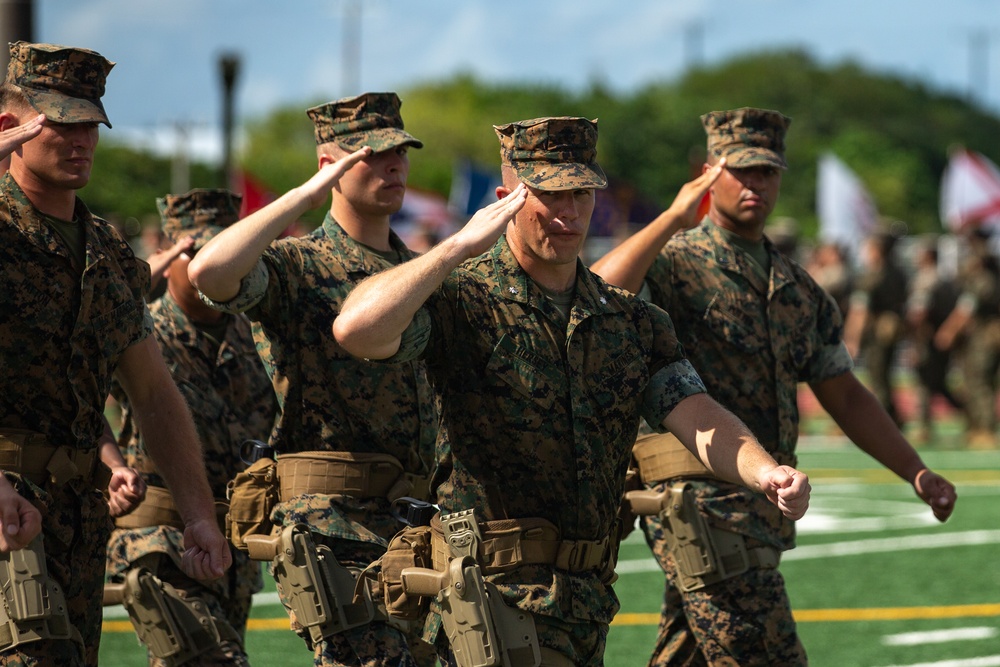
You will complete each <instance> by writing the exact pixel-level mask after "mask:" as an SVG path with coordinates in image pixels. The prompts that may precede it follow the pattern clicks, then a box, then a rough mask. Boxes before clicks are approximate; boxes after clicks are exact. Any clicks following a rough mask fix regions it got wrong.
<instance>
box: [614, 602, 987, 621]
mask: <svg viewBox="0 0 1000 667" xmlns="http://www.w3.org/2000/svg"><path fill="white" fill-rule="evenodd" d="M792 615H793V616H794V617H795V620H796V622H798V623H815V622H820V623H829V622H832V621H905V620H912V619H916V618H967V617H975V616H980V617H982V616H1000V604H965V605H952V606H947V607H882V608H873V609H799V610H798V611H794V612H792ZM659 622H660V615H659V614H618V615H617V616H616V617H615V620H614V621H613V622H612V623H611V624H612V625H658V624H659Z"/></svg>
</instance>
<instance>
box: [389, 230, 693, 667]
mask: <svg viewBox="0 0 1000 667" xmlns="http://www.w3.org/2000/svg"><path fill="white" fill-rule="evenodd" d="M575 290H576V291H575V298H574V302H573V309H572V313H571V316H570V321H569V325H568V326H567V327H565V328H564V327H563V320H562V319H561V317H560V315H559V313H558V312H557V311H556V308H555V307H554V306H553V305H552V304H551V303H550V302H549V301H548V300H547V299H546V298H544V296H543V294H542V292H541V291H540V289H539V288H538V287H537V286H536V285H535V284H534V282H532V280H531V279H530V278H529V277H528V275H527V274H526V273H525V272H524V270H523V269H521V267H520V266H519V265H518V263H517V261H516V259H515V258H514V256H513V254H512V253H511V251H510V248H509V247H508V245H507V241H506V237H502V238H501V239H500V240H499V241H498V242H497V243H496V245H495V246H494V247H493V248H492V250H490V251H489V252H487V253H486V254H484V255H482V256H480V257H478V258H476V259H473V260H469V261H468V262H466V263H465V264H463V265H462V266H461V267H460V268H459V269H458V270H456V271H454V272H453V273H452V275H451V277H449V278H448V279H447V280H446V281H445V283H444V285H443V286H442V287H441V288H440V289H439V290H438V291H437V292H436V293H435V294H434V295H433V296H432V297H431V298H430V299H429V300H428V301H427V303H426V304H425V306H424V308H423V309H421V310H420V311H418V315H417V317H416V318H415V320H414V323H413V324H412V325H411V327H410V328H409V329H408V330H407V333H406V334H405V335H404V339H403V344H402V346H401V348H400V351H399V353H398V354H397V355H396V357H394V359H396V360H405V359H411V358H416V357H417V356H422V358H425V359H426V360H427V362H428V367H429V370H430V373H431V376H432V379H433V381H434V383H435V387H436V388H437V389H438V391H439V392H440V393H441V401H442V410H443V414H442V430H441V434H440V437H439V442H438V448H439V451H438V466H439V469H438V473H437V475H436V478H435V479H436V481H439V482H440V484H439V486H438V487H437V499H438V504H439V505H440V507H441V511H442V512H443V513H449V512H455V511H460V510H464V509H470V508H475V510H476V514H477V519H480V520H486V521H492V520H498V519H518V518H534V517H539V518H543V519H546V520H548V521H550V522H551V523H553V524H554V525H555V526H556V527H557V528H558V529H559V533H560V537H561V538H562V539H564V540H601V539H603V538H605V537H607V536H609V535H610V534H612V532H613V531H614V530H615V529H616V518H617V510H618V506H619V503H620V501H621V497H622V494H623V492H624V485H625V473H626V471H627V469H628V464H629V458H630V451H631V446H632V442H633V441H634V439H635V431H636V428H637V427H638V423H639V418H640V416H641V415H642V416H645V417H646V418H647V420H649V421H650V422H651V423H657V424H658V423H660V422H661V421H662V420H663V418H664V417H666V416H667V415H668V414H669V413H670V411H671V410H672V409H673V408H674V407H675V406H676V405H677V403H679V402H680V401H681V400H682V399H683V398H685V397H687V396H690V395H692V394H695V393H698V392H702V391H704V388H703V386H702V383H701V381H700V380H699V379H698V375H697V374H696V373H695V372H694V370H693V369H692V368H691V366H690V365H689V364H688V362H687V361H686V360H685V359H684V358H683V354H682V351H681V348H680V345H678V343H677V340H676V338H675V336H674V331H673V326H672V324H671V321H670V318H669V317H668V316H667V315H666V313H664V312H663V311H661V310H660V309H658V308H651V307H649V306H648V305H647V304H645V303H643V302H642V301H640V300H637V299H634V298H632V297H631V296H629V295H627V294H626V293H625V292H623V291H622V290H619V289H617V288H614V287H610V286H608V285H607V284H605V283H604V282H603V281H601V280H600V279H599V278H597V277H596V276H594V275H593V274H592V273H590V271H589V270H587V269H586V268H584V266H583V264H582V263H580V262H578V263H577V281H576V287H575ZM485 578H486V579H487V581H492V582H493V583H495V584H496V585H497V586H498V587H499V589H500V591H501V593H502V595H503V597H504V599H505V601H506V602H507V603H508V604H510V605H513V606H517V607H519V608H521V609H524V610H526V611H529V612H531V613H532V615H533V616H534V619H535V623H536V627H537V630H538V636H539V643H540V644H541V646H543V647H547V648H550V649H555V650H557V651H559V652H560V653H563V654H564V655H566V656H567V657H569V658H570V659H571V660H573V662H574V664H577V665H600V664H603V656H604V644H605V641H604V640H605V638H606V636H607V631H608V624H609V623H610V622H611V619H612V618H613V617H614V615H615V613H616V612H617V611H618V608H619V604H618V599H617V597H616V596H615V593H614V591H613V589H612V588H611V587H610V586H609V585H606V584H604V583H602V581H601V577H600V573H599V572H596V571H591V572H578V573H575V574H574V573H570V572H567V571H564V570H561V569H558V568H556V567H555V566H553V565H522V566H518V567H515V568H514V569H511V570H509V571H506V572H502V573H497V574H489V573H487V575H486V577H485ZM436 620H437V619H436V618H435V617H434V616H432V617H431V619H429V622H428V634H427V638H428V640H430V641H433V640H434V636H435V634H436V633H437V632H438V627H437V623H436V622H435V621H436Z"/></svg>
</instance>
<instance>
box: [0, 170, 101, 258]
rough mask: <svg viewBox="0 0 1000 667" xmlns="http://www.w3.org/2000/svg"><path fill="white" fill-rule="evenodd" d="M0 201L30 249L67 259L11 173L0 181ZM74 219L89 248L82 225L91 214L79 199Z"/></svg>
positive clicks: (56, 237) (84, 226) (62, 249)
mask: <svg viewBox="0 0 1000 667" xmlns="http://www.w3.org/2000/svg"><path fill="white" fill-rule="evenodd" d="M0 197H2V198H3V199H4V200H5V201H4V202H3V203H4V205H5V206H6V208H7V209H8V210H9V212H10V221H11V223H12V224H13V225H14V226H16V227H18V228H19V229H20V230H21V232H22V233H23V234H24V235H25V236H26V237H27V238H28V240H29V241H30V242H31V243H32V244H33V245H35V246H37V247H39V248H41V249H43V250H45V251H47V252H50V253H53V254H56V255H61V256H63V257H66V258H67V259H69V251H68V250H67V249H66V248H65V247H64V245H63V243H62V240H61V239H60V238H59V236H58V234H57V233H56V232H55V231H54V230H53V229H52V228H51V227H50V226H49V225H48V224H47V223H46V222H45V216H44V215H43V214H42V212H41V211H39V210H38V209H37V208H35V205H34V204H32V203H31V200H30V199H28V195H26V194H24V190H22V189H21V186H20V185H18V184H17V181H15V180H14V177H13V176H11V174H10V172H7V173H6V174H4V175H3V178H2V179H0ZM73 215H74V218H75V219H76V220H77V221H78V222H79V224H81V225H83V227H82V228H83V234H84V238H85V239H87V241H88V246H89V245H90V244H89V241H90V240H91V230H90V229H89V227H90V225H86V224H83V223H84V221H86V220H89V219H90V211H89V210H88V209H87V206H86V205H85V204H84V203H83V201H82V200H81V199H80V198H79V197H77V198H76V203H75V205H74V210H73ZM88 250H89V247H88ZM97 259H100V257H98V258H97Z"/></svg>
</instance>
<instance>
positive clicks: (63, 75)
mask: <svg viewBox="0 0 1000 667" xmlns="http://www.w3.org/2000/svg"><path fill="white" fill-rule="evenodd" d="M114 66H115V64H114V63H113V62H111V61H110V60H108V59H107V58H105V57H104V56H102V55H101V54H99V53H97V52H96V51H90V50H88V49H80V48H75V47H70V46H59V45H58V44H31V43H28V42H14V43H12V44H10V62H9V63H8V65H7V81H8V83H12V84H14V85H16V86H17V87H18V88H20V89H21V92H23V93H24V96H25V97H26V98H27V100H28V102H29V103H30V104H31V106H32V107H33V108H34V109H35V110H36V111H38V112H39V113H42V114H45V117H46V118H48V119H49V120H51V121H53V122H56V123H104V124H105V125H107V126H108V127H111V121H109V120H108V114H107V113H106V112H105V111H104V104H102V103H101V96H102V95H104V82H105V80H106V79H107V76H108V72H110V71H111V68H112V67H114Z"/></svg>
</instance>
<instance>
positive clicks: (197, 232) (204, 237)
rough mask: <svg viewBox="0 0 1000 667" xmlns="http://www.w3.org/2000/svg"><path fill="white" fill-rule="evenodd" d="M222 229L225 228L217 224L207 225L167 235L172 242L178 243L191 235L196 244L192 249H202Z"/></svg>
mask: <svg viewBox="0 0 1000 667" xmlns="http://www.w3.org/2000/svg"><path fill="white" fill-rule="evenodd" d="M222 230H223V228H222V227H217V226H215V225H205V226H202V227H198V228H197V229H193V230H183V231H181V232H179V233H173V234H171V233H168V234H167V236H168V237H169V238H170V241H171V242H172V243H177V242H179V241H182V240H184V239H186V238H188V237H191V238H193V239H194V246H192V249H193V250H201V248H202V247H203V246H204V245H205V244H206V243H208V242H209V241H211V240H212V239H214V238H215V235H216V234H218V233H219V232H221V231H222Z"/></svg>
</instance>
